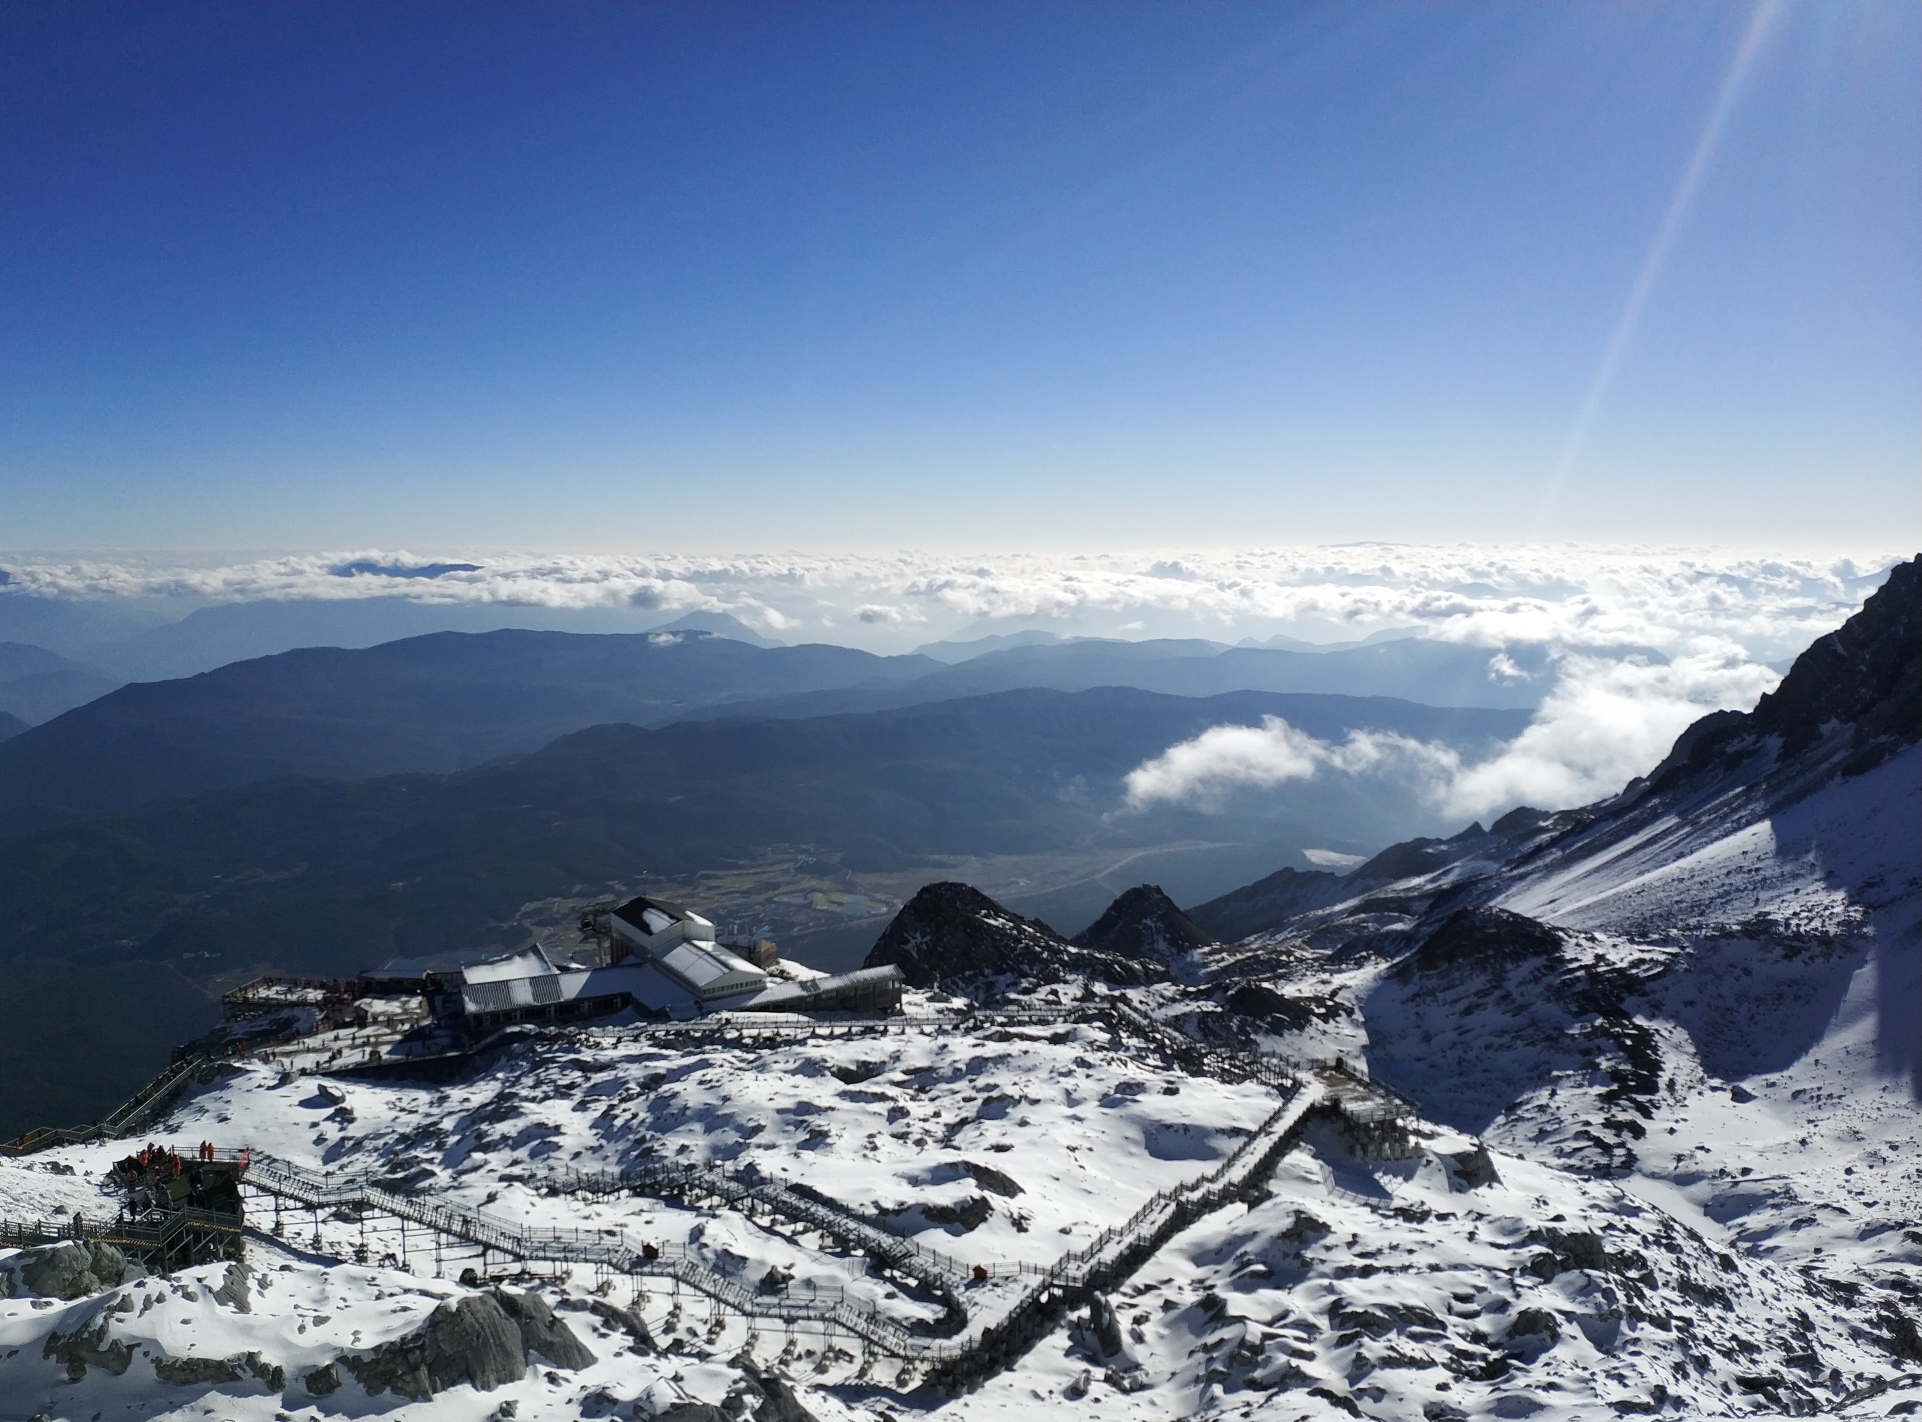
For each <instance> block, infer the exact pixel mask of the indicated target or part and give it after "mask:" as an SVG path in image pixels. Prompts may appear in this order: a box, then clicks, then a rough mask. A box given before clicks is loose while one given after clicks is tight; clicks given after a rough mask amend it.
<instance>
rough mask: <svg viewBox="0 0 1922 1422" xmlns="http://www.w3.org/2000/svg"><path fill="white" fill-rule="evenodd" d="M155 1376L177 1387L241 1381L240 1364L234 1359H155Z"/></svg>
mask: <svg viewBox="0 0 1922 1422" xmlns="http://www.w3.org/2000/svg"><path fill="white" fill-rule="evenodd" d="M153 1370H154V1376H155V1377H157V1378H159V1379H160V1380H161V1381H162V1382H164V1383H172V1384H173V1385H174V1386H175V1387H202V1386H204V1385H206V1384H207V1383H226V1382H239V1381H240V1364H239V1363H238V1362H236V1361H235V1360H234V1359H232V1358H155V1359H154V1360H153Z"/></svg>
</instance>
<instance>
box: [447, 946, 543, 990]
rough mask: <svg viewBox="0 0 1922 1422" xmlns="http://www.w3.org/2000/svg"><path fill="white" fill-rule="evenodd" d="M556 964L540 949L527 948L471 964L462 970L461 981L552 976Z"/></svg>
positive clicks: (485, 981)
mask: <svg viewBox="0 0 1922 1422" xmlns="http://www.w3.org/2000/svg"><path fill="white" fill-rule="evenodd" d="M554 971H555V968H554V964H553V963H552V962H550V961H549V960H548V957H547V954H545V953H543V952H542V951H541V950H540V949H539V948H525V949H522V950H521V951H520V952H518V953H508V954H505V955H503V956H501V957H499V958H489V959H487V960H486V961H485V962H481V963H470V964H468V965H467V966H466V967H464V968H462V969H461V974H460V975H461V981H462V982H464V983H468V984H473V983H499V982H508V981H511V980H512V979H515V978H532V977H540V976H548V975H552V974H553V972H554Z"/></svg>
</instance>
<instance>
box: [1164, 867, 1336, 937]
mask: <svg viewBox="0 0 1922 1422" xmlns="http://www.w3.org/2000/svg"><path fill="white" fill-rule="evenodd" d="M1342 891H1343V882H1342V876H1341V875H1339V874H1330V873H1328V872H1327V871H1326V870H1324V869H1306V870H1303V869H1277V870H1276V871H1275V872H1274V873H1272V874H1270V875H1269V876H1268V877H1267V878H1265V879H1257V880H1255V882H1254V883H1252V884H1244V885H1243V886H1242V887H1241V888H1239V889H1234V890H1231V891H1230V892H1228V893H1225V894H1223V895H1222V896H1221V897H1220V898H1216V899H1210V900H1208V902H1207V903H1205V904H1200V905H1197V906H1196V907H1194V908H1191V909H1189V910H1188V919H1189V921H1190V922H1191V923H1193V924H1194V925H1195V927H1197V928H1199V929H1200V930H1201V931H1202V932H1203V933H1206V934H1210V935H1212V936H1213V937H1214V938H1216V939H1218V940H1220V941H1221V942H1223V943H1238V942H1240V941H1241V940H1242V939H1244V938H1247V937H1249V936H1251V935H1253V934H1256V933H1269V932H1272V931H1273V930H1275V929H1277V928H1280V927H1281V926H1282V925H1283V924H1285V923H1287V922H1288V920H1290V919H1291V918H1293V917H1294V916H1295V915H1296V914H1298V913H1300V912H1302V911H1303V910H1304V909H1308V908H1313V907H1314V906H1315V905H1317V904H1320V903H1325V902H1327V901H1328V900H1329V899H1330V898H1331V897H1333V896H1335V895H1337V894H1339V893H1341V892H1342Z"/></svg>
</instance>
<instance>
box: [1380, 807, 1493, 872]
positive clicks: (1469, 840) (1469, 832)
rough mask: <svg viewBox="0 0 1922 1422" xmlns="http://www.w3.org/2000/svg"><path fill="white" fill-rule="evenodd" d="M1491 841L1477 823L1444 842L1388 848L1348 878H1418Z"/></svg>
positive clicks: (1427, 841)
mask: <svg viewBox="0 0 1922 1422" xmlns="http://www.w3.org/2000/svg"><path fill="white" fill-rule="evenodd" d="M1506 818H1507V817H1506V816H1504V819H1506ZM1490 838H1491V836H1490V834H1489V832H1488V831H1487V830H1485V829H1483V828H1482V827H1481V824H1480V822H1479V821H1477V822H1476V823H1475V824H1472V825H1470V826H1469V827H1468V828H1467V829H1465V830H1463V831H1462V832H1461V833H1460V834H1457V835H1452V836H1450V837H1449V838H1447V839H1405V840H1403V841H1402V842H1401V843H1400V844H1391V845H1389V846H1388V848H1386V849H1384V850H1383V851H1382V852H1381V853H1380V854H1377V855H1376V856H1375V857H1374V858H1373V859H1371V860H1369V861H1368V862H1367V863H1366V864H1363V865H1362V866H1361V867H1359V868H1358V869H1356V870H1354V872H1353V873H1352V874H1350V875H1349V877H1350V878H1351V879H1353V880H1354V881H1355V882H1356V883H1358V884H1366V883H1389V882H1391V881H1393V880H1396V879H1415V878H1419V877H1420V876H1421V875H1423V874H1432V873H1434V872H1435V871H1436V870H1437V869H1446V868H1447V867H1448V866H1449V865H1450V864H1454V863H1456V862H1457V861H1459V860H1463V859H1467V858H1468V857H1470V856H1471V855H1473V854H1474V853H1475V852H1476V851H1477V850H1479V849H1482V848H1484V847H1486V846H1487V844H1488V842H1489V840H1490Z"/></svg>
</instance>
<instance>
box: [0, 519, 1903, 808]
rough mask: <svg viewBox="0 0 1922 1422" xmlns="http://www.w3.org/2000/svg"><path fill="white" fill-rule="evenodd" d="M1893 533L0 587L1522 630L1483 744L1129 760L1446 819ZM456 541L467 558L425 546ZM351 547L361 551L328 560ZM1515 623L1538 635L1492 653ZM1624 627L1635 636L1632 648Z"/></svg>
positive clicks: (1795, 631) (108, 570)
mask: <svg viewBox="0 0 1922 1422" xmlns="http://www.w3.org/2000/svg"><path fill="white" fill-rule="evenodd" d="M1906 555H1907V553H1906V551H1905V550H1894V551H1888V552H1881V553H1870V554H1867V555H1866V556H1862V557H1858V558H1856V559H1853V560H1850V559H1837V560H1833V561H1820V560H1815V559H1785V558H1777V557H1772V556H1769V555H1766V554H1741V553H1731V552H1721V551H1702V550H1688V549H1682V550H1648V549H1596V548H1581V547H1574V546H1566V545H1563V546H1552V547H1551V546H1535V547H1509V548H1475V547H1467V546H1461V547H1453V548H1442V547H1411V546H1403V545H1389V544H1361V545H1352V546H1344V547H1339V548H1281V549H1231V550H1221V549H1216V550H1207V549H1202V550H1194V549H1163V550H1150V551H1137V552H1125V553H1089V554H1084V555H1078V556H1073V557H1050V556H1046V555H1042V554H1032V553H1027V554H999V555H994V556H984V557H979V558H956V557H950V556H945V555H933V554H922V553H915V552H903V553H897V554H893V555H887V556H877V555H863V556H855V555H801V554H791V553H747V554H741V555H738V556H733V557H694V556H683V555H679V554H660V555H640V554H636V555H626V556H601V555H593V556H590V555H575V554H539V553H512V552H498V551H494V552H490V551H486V550H477V549H437V550H433V551H430V552H420V551H418V550H413V549H392V548H389V549H379V548H360V549H337V550H331V551H324V552H315V553H299V554H287V555H284V556H280V557H272V558H259V559H252V560H247V561H230V562H221V561H219V560H217V559H211V558H209V559H201V560H194V559H191V558H188V557H185V556H179V555H151V556H133V555H126V554H113V555H100V556H85V555H82V556H61V557H52V556H47V555H39V554H31V553H23V554H17V555H8V554H3V553H0V571H4V573H5V574H6V578H5V579H4V580H0V583H3V585H0V599H7V598H18V597H28V598H36V597H38V598H87V599H112V598H140V599H143V600H149V601H151V600H159V601H161V602H162V603H163V604H164V603H165V602H166V601H167V600H169V599H171V600H173V601H174V602H175V603H176V604H177V605H178V607H179V609H180V615H183V616H184V615H185V614H186V613H187V612H189V611H192V610H193V609H194V608H195V607H198V606H203V605H206V604H208V603H223V602H245V601H250V600H260V599H328V600H333V599H351V598H365V597H407V598H412V599H415V600H418V601H421V602H424V603H429V604H436V603H438V604H466V605H472V604H492V605H499V606H509V607H511V606H524V607H531V608H538V609H541V610H543V612H545V613H548V614H556V615H559V616H561V617H565V616H568V615H571V614H573V613H582V614H595V615H596V616H597V617H599V618H600V621H598V622H596V623H595V624H594V625H596V626H600V627H605V626H607V625H608V624H609V623H610V622H619V623H620V624H621V625H628V626H635V627H648V626H653V625H657V624H659V623H661V622H667V621H670V620H672V619H673V618H675V617H678V616H680V615H681V614H683V613H686V612H692V611H696V610H700V611H709V612H723V613H729V614H731V615H733V616H735V617H738V618H740V619H741V620H742V621H744V622H746V623H748V624H749V625H750V626H754V627H759V628H763V629H766V630H768V631H770V632H772V633H774V634H776V635H779V636H781V637H783V638H785V639H787V640H790V641H807V640H832V641H846V642H850V643H852V644H854V645H857V646H861V647H865V648H867V649H869V650H871V651H879V652H899V651H906V650H908V649H909V648H911V647H913V646H914V645H916V644H917V643H920V642H924V641H929V640H938V639H940V638H944V637H952V636H955V635H966V636H980V635H983V634H986V633H992V632H997V631H1009V632H1011V631H1016V630H1019V629H1021V628H1024V627H1034V626H1039V627H1044V628H1048V629H1052V630H1055V631H1059V632H1062V633H1066V634H1079V633H1085V634H1092V635H1100V636H1129V637H1133V636H1144V637H1205V638H1212V639H1215V640H1219V641H1225V642H1233V641H1237V640H1239V639H1240V638H1242V637H1254V638H1256V639H1263V638H1267V637H1269V636H1272V635H1274V634H1276V633H1282V634H1285V635H1288V636H1291V637H1303V638H1306V639H1308V640H1311V641H1340V640H1352V639H1356V638H1360V637H1364V636H1367V635H1368V634H1369V633H1371V632H1374V631H1377V630H1381V629H1384V628H1408V627H1413V628H1418V629H1420V631H1421V632H1422V634H1423V635H1426V636H1428V637H1432V638H1438V639H1441V640H1446V641H1453V642H1458V643H1462V644H1464V645H1469V646H1475V647H1485V648H1487V649H1488V652H1489V663H1488V671H1489V678H1490V685H1491V688H1492V687H1494V686H1499V685H1503V684H1513V683H1515V682H1516V681H1517V680H1518V679H1519V678H1525V677H1528V676H1529V673H1528V672H1527V671H1526V670H1525V667H1539V666H1540V665H1541V651H1540V649H1546V651H1547V654H1548V663H1549V665H1548V670H1546V671H1538V672H1536V673H1535V674H1534V679H1535V680H1538V681H1540V682H1541V683H1542V684H1543V687H1544V690H1545V692H1546V693H1547V696H1546V700H1545V702H1544V704H1543V705H1542V707H1541V711H1540V714H1539V715H1538V716H1537V718H1536V719H1535V722H1534V723H1533V724H1532V725H1531V726H1530V727H1529V728H1528V729H1527V730H1526V731H1525V732H1524V733H1523V734H1522V735H1521V736H1520V737H1519V738H1517V739H1516V740H1515V741H1514V742H1513V743H1512V744H1511V745H1510V746H1508V747H1507V748H1506V749H1505V750H1504V751H1503V752H1502V753H1501V754H1499V755H1497V756H1496V757H1494V758H1493V759H1491V760H1488V761H1486V762H1483V763H1479V764H1474V765H1463V764H1461V763H1459V761H1458V760H1455V759H1453V753H1452V752H1449V751H1448V750H1446V748H1443V747H1436V746H1423V745H1418V744H1417V743H1415V742H1412V741H1404V740H1398V739H1395V738H1388V737H1380V736H1377V737H1364V738H1360V739H1356V738H1351V739H1350V740H1349V741H1347V742H1344V743H1342V744H1341V745H1340V746H1332V745H1326V744H1323V743H1321V742H1317V741H1314V740H1313V739H1312V738H1309V737H1305V736H1302V735H1300V733H1298V732H1294V731H1293V730H1292V729H1287V728H1284V729H1281V730H1275V729H1271V728H1268V727H1262V728H1222V734H1220V735H1216V734H1215V733H1212V732H1211V733H1209V734H1208V735H1204V736H1202V737H1198V738H1197V739H1196V740H1195V741H1193V742H1190V743H1187V745H1186V747H1185V748H1184V747H1171V748H1170V749H1169V751H1168V752H1166V753H1164V755H1163V756H1161V757H1157V758H1156V759H1155V760H1153V761H1150V762H1149V763H1148V764H1147V765H1144V766H1142V767H1140V768H1139V769H1138V770H1137V771H1136V774H1135V777H1131V779H1130V788H1131V793H1133V794H1135V795H1137V797H1138V798H1139V797H1147V798H1149V799H1152V798H1156V797H1161V798H1169V797H1174V798H1195V797H1204V798H1211V799H1219V798H1220V797H1221V796H1222V795H1223V794H1225V793H1226V791H1227V790H1228V789H1230V788H1232V787H1233V786H1236V785H1253V786H1262V785H1279V784H1281V783H1284V782H1285V781H1286V780H1287V779H1290V778H1299V777H1301V776H1304V775H1314V774H1351V775H1353V774H1371V775H1382V774H1396V775H1402V776H1407V777H1411V779H1412V781H1413V782H1414V783H1416V784H1418V785H1419V786H1420V788H1421V791H1422V793H1423V794H1424V795H1426V796H1428V797H1429V799H1430V801H1431V802H1432V803H1433V804H1434V805H1435V806H1436V808H1437V809H1439V810H1442V811H1444V812H1446V813H1449V814H1454V815H1459V816H1461V817H1464V818H1466V817H1470V816H1485V815H1487V814H1491V813H1494V812H1496V811H1497V810H1499V809H1501V808H1502V807H1504V806H1506V805H1510V804H1514V803H1518V802H1528V803H1533V804H1538V805H1542V806H1544V807H1549V806H1563V805H1572V804H1578V803H1582V802H1584V801H1587V800H1591V799H1594V798H1596V797H1598V796H1601V795H1605V794H1608V793H1610V792H1611V791H1613V790H1615V789H1617V788H1618V787H1619V786H1620V785H1621V784H1622V783H1623V782H1624V781H1626V780H1628V779H1629V778H1630V777H1632V776H1634V775H1638V774H1642V773H1644V772H1646V771H1647V770H1648V769H1649V768H1650V767H1651V766H1653V765H1654V764H1655V762H1656V761H1657V760H1658V759H1659V758H1660V756H1661V755H1662V753H1663V752H1664V751H1666V749H1667V747H1668V745H1669V743H1670V742H1671V741H1672V740H1673V738H1674V736H1675V735H1676V734H1677V733H1678V732H1679V731H1680V730H1681V729H1682V728H1683V727H1684V726H1685V725H1687V724H1688V722H1689V721H1690V720H1692V719H1694V718H1695V717H1696V716H1699V715H1701V714H1702V713H1703V712H1705V711H1707V710H1710V709H1712V708H1715V707H1720V706H1733V707H1747V706H1750V705H1752V704H1753V703H1754V701H1755V698H1756V697H1757V696H1759V695H1760V694H1761V692H1762V691H1764V690H1766V689H1767V688H1768V686H1770V685H1772V684H1773V681H1774V674H1773V673H1772V672H1771V671H1770V670H1769V669H1768V667H1767V665H1766V664H1767V663H1769V662H1779V661H1781V660H1783V659H1784V658H1787V657H1791V656H1793V655H1795V654H1796V653H1797V652H1799V651H1801V650H1802V648H1804V647H1805V646H1807V645H1808V644H1809V642H1811V641H1813V640H1814V639H1815V638H1816V637H1817V636H1819V635H1821V634H1822V633H1824V632H1827V631H1830V630H1832V629H1833V628H1835V627H1836V626H1838V625H1839V624H1840V623H1841V622H1842V621H1843V620H1844V619H1845V618H1847V617H1848V616H1849V615H1850V614H1851V613H1852V612H1854V611H1855V609H1856V608H1857V607H1858V606H1860V604H1861V601H1862V598H1863V597H1864V596H1866V594H1867V592H1868V591H1869V590H1870V588H1871V587H1873V586H1874V585H1875V583H1876V582H1877V581H1879V579H1878V577H1877V575H1878V574H1879V572H1880V571H1881V570H1882V569H1885V568H1886V567H1888V565H1889V564H1890V563H1892V562H1894V561H1895V559H1896V557H1897V556H1906ZM460 564H471V565H474V566H472V567H460V566H450V565H460ZM351 568H360V569H374V570H377V571H375V572H372V573H369V572H365V571H363V572H360V573H358V574H357V575H354V576H341V572H342V570H343V569H351ZM401 574H410V576H402V575H401ZM429 574H431V576H430V575H429ZM609 614H613V616H612V617H611V618H610V616H609ZM547 625H552V623H551V622H550V623H549V624H547ZM1525 645H1526V646H1529V647H1532V648H1535V649H1537V650H1535V651H1533V652H1531V653H1530V654H1529V655H1526V656H1522V655H1510V649H1511V648H1513V649H1516V650H1517V651H1518V652H1519V650H1520V649H1521V648H1522V647H1523V646H1525ZM1636 649H1646V650H1647V651H1648V652H1651V653H1653V654H1655V655H1654V656H1650V657H1639V658H1638V655H1637V650H1636ZM1664 658H1666V659H1667V661H1668V664H1667V665H1666V666H1664V665H1662V664H1661V663H1662V659H1664ZM1211 736H1212V737H1213V738H1212V739H1210V737H1211ZM1177 752H1179V753H1177Z"/></svg>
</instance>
